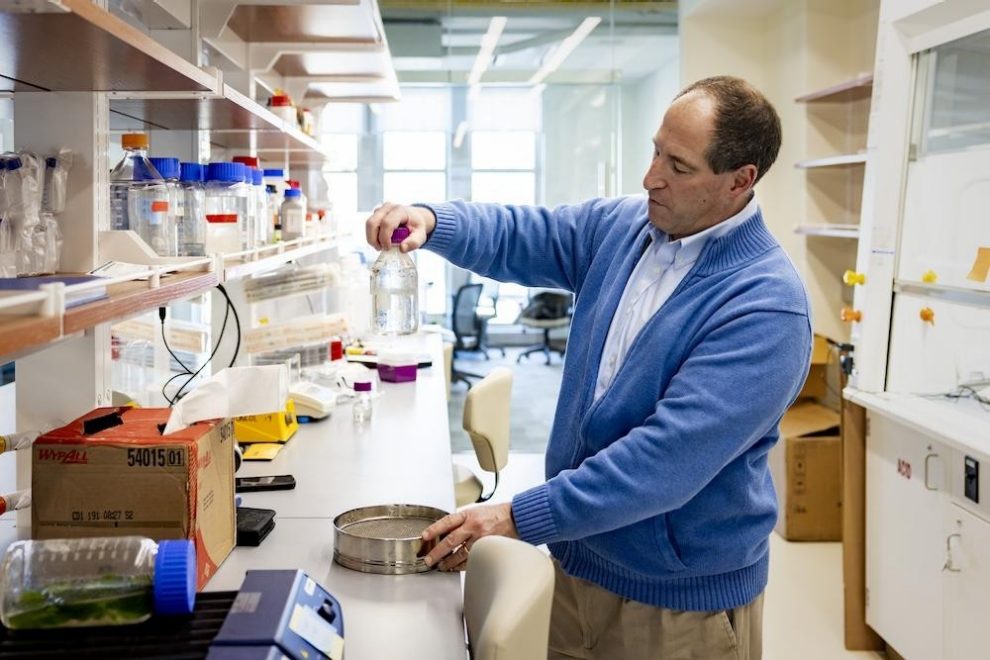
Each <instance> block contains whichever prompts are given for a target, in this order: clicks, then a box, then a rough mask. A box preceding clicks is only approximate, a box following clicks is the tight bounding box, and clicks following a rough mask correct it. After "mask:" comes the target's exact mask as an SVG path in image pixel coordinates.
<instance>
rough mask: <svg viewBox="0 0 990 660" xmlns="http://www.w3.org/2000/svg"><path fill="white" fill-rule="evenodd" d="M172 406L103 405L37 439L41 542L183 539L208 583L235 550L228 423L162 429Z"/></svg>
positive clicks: (36, 520)
mask: <svg viewBox="0 0 990 660" xmlns="http://www.w3.org/2000/svg"><path fill="white" fill-rule="evenodd" d="M168 415H169V410H168V409H167V408H126V407H124V408H98V409H96V410H93V411H92V412H90V413H88V414H86V415H84V416H82V417H80V418H79V419H77V420H75V421H74V422H72V423H70V424H68V425H67V426H64V427H62V428H60V429H55V430H54V431H50V432H49V433H46V434H45V435H42V436H40V437H39V438H38V439H37V440H36V441H35V443H34V447H33V449H32V466H31V492H32V496H33V502H32V505H31V530H32V535H33V537H34V538H36V539H51V538H77V537H86V536H147V537H149V538H152V539H155V540H161V539H176V538H186V539H190V540H191V541H194V542H195V544H196V562H197V584H198V588H199V589H202V588H203V586H204V585H205V584H206V582H207V581H208V580H209V579H210V577H211V576H212V575H213V574H214V573H215V572H216V569H217V566H219V565H220V563H221V562H222V561H223V560H224V559H225V558H226V557H227V555H228V554H229V553H230V551H231V550H232V549H233V547H234V541H235V538H236V533H237V529H236V521H235V512H234V446H233V444H234V440H233V426H232V424H231V422H230V420H213V421H207V422H199V423H197V424H194V425H192V426H190V427H188V428H186V429H183V430H182V431H178V432H176V433H173V434H171V435H168V436H163V435H161V431H160V430H159V428H164V424H165V422H166V421H167V420H168Z"/></svg>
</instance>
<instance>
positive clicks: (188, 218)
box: [177, 163, 206, 257]
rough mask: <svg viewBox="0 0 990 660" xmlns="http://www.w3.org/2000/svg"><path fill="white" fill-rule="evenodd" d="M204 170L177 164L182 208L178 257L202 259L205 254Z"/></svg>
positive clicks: (193, 165) (193, 164) (195, 166)
mask: <svg viewBox="0 0 990 660" xmlns="http://www.w3.org/2000/svg"><path fill="white" fill-rule="evenodd" d="M204 169H205V168H204V167H203V166H202V165H200V164H199V163H179V182H180V184H181V185H182V206H181V209H180V212H179V213H178V214H177V216H178V220H179V223H178V227H177V230H178V235H179V256H181V257H202V256H203V255H205V254H206V252H205V247H206V188H205V187H204V186H203V175H204V171H203V170H204Z"/></svg>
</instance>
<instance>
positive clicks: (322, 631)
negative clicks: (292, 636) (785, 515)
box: [289, 605, 344, 660]
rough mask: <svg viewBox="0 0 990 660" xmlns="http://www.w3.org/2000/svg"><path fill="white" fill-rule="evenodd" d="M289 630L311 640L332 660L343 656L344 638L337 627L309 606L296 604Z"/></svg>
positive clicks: (317, 648) (311, 642) (314, 645)
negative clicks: (338, 632)
mask: <svg viewBox="0 0 990 660" xmlns="http://www.w3.org/2000/svg"><path fill="white" fill-rule="evenodd" d="M289 630H291V631H292V632H294V633H296V634H297V635H299V636H300V637H302V638H303V639H304V640H306V641H307V642H309V644H310V645H312V646H313V648H315V649H316V650H317V651H319V652H320V653H322V654H324V655H326V656H329V657H330V658H331V660H340V658H342V657H343V651H344V638H343V637H341V636H340V635H338V634H337V629H336V628H334V627H333V626H332V625H330V624H329V623H327V622H326V621H324V620H323V619H321V618H320V615H319V614H317V613H316V612H315V611H313V610H312V609H310V608H308V607H303V606H302V605H296V607H295V609H293V611H292V617H291V618H290V619H289Z"/></svg>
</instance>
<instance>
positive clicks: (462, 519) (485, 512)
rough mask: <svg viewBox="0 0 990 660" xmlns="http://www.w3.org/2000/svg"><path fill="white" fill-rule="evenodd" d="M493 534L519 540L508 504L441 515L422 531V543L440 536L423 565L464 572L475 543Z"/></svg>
mask: <svg viewBox="0 0 990 660" xmlns="http://www.w3.org/2000/svg"><path fill="white" fill-rule="evenodd" d="M444 535H446V536H444ZM492 535H497V536H508V537H509V538H514V539H515V538H519V534H518V533H517V532H516V523H515V522H514V521H513V520H512V505H511V504H509V503H505V504H485V505H481V506H473V507H469V508H467V509H461V510H460V511H458V512H456V513H452V514H450V515H449V516H444V517H443V518H441V519H440V520H438V521H437V522H435V523H433V524H432V525H430V526H429V527H427V528H426V531H424V532H423V540H424V541H431V540H433V539H435V538H440V537H442V538H440V541H439V542H438V543H437V545H436V547H435V548H433V550H432V551H431V552H430V554H428V555H426V558H425V560H426V565H427V566H435V565H437V564H439V566H437V567H438V568H439V569H440V570H441V571H460V570H464V568H465V566H466V565H467V558H468V553H469V552H470V550H471V546H472V545H474V542H475V541H477V540H478V539H480V538H481V537H483V536H492Z"/></svg>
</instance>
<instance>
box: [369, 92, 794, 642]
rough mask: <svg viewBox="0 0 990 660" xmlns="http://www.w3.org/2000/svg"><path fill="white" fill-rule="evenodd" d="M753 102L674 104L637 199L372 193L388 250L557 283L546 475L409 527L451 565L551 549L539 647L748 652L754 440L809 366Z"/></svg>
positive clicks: (768, 495)
mask: <svg viewBox="0 0 990 660" xmlns="http://www.w3.org/2000/svg"><path fill="white" fill-rule="evenodd" d="M780 133H781V131H780V120H779V118H778V116H777V113H776V112H775V111H774V109H773V107H772V106H771V105H770V103H769V102H768V101H767V100H766V98H765V97H764V96H763V95H762V94H761V93H760V92H759V91H757V90H756V89H754V88H753V87H751V86H750V85H749V84H748V83H746V82H744V81H742V80H739V79H736V78H729V77H717V78H708V79H705V80H701V81H699V82H697V83H694V84H693V85H691V86H689V87H688V88H686V89H685V90H684V91H683V92H681V93H680V94H679V95H678V97H677V98H676V99H675V100H674V102H673V104H672V105H671V106H670V108H669V109H668V111H667V113H666V114H665V116H664V118H663V123H662V124H661V126H660V129H659V131H658V132H657V134H656V136H655V137H654V140H653V142H654V153H653V161H652V163H651V165H650V168H649V170H648V171H647V173H646V176H645V178H644V180H643V186H644V187H645V188H646V190H647V192H648V195H647V199H643V198H642V197H627V198H620V199H596V200H592V201H590V202H586V203H584V204H579V205H575V206H561V207H558V208H556V209H552V210H550V209H545V208H531V207H513V206H498V205H491V204H466V203H463V202H452V203H447V204H436V205H432V206H423V207H420V206H416V207H403V206H395V205H391V204H385V205H383V206H382V207H381V208H379V209H378V210H377V211H376V212H375V213H374V215H372V216H371V217H370V218H369V219H368V222H367V234H368V236H367V237H368V242H369V243H370V244H371V245H373V246H375V247H377V248H382V247H387V246H388V245H389V244H390V241H389V237H390V236H391V233H392V231H393V230H394V229H395V228H396V227H398V226H399V225H400V224H406V225H407V226H408V227H409V228H410V230H411V232H412V233H411V235H410V236H409V238H407V239H406V240H405V241H403V243H402V245H401V249H402V250H404V251H408V250H412V249H415V248H418V247H420V246H423V245H425V247H426V248H427V249H430V250H432V251H434V252H436V253H438V254H440V255H442V256H444V257H446V258H447V259H449V260H450V261H451V262H453V263H455V264H457V265H459V266H461V267H464V268H467V269H470V270H472V271H474V272H477V273H479V274H482V275H484V276H487V277H492V278H494V279H498V280H509V281H515V282H519V283H523V284H527V285H532V286H553V287H558V288H562V289H567V290H570V291H573V292H574V293H575V294H576V296H575V307H574V316H573V321H572V325H571V332H570V336H569V339H568V346H567V360H566V361H565V365H564V373H563V382H562V384H561V391H560V396H559V400H558V404H557V413H556V416H555V419H554V425H553V430H552V432H551V436H550V442H549V445H548V447H547V456H546V474H547V481H546V483H545V484H543V485H541V486H538V487H536V488H533V489H531V490H528V491H526V492H523V493H521V494H519V495H516V496H515V498H513V500H512V503H511V504H496V505H486V506H476V507H471V508H467V509H463V510H461V511H458V512H457V513H454V514H452V515H450V516H447V517H446V518H444V519H443V520H441V521H439V522H438V523H436V524H434V525H433V526H431V527H430V528H429V529H427V530H426V532H425V533H424V537H425V538H427V539H429V538H433V537H439V536H442V537H443V539H442V540H441V541H440V543H439V544H438V545H437V547H436V548H435V549H434V550H433V551H432V552H431V553H430V554H429V556H428V557H427V559H426V560H427V563H429V564H431V565H433V564H439V567H440V568H441V569H445V570H449V569H457V568H460V567H462V566H463V565H464V563H465V562H466V560H467V555H468V552H469V551H470V548H471V544H472V543H473V542H474V541H476V540H477V539H478V538H480V537H482V536H486V535H489V534H502V535H505V536H511V537H518V538H521V539H523V540H525V541H528V542H530V543H533V544H542V543H547V544H548V546H549V548H550V551H551V553H552V554H553V556H554V558H555V566H556V586H555V592H554V605H553V613H552V617H551V619H552V620H551V631H550V656H551V657H554V658H601V659H606V658H607V659H620V658H689V657H690V658H705V659H706V660H707V659H715V658H749V659H755V658H759V657H760V656H761V651H762V594H763V591H764V588H765V587H766V584H767V573H768V565H769V555H768V550H769V538H768V537H769V534H770V533H771V530H772V529H773V526H774V523H775V521H776V516H777V506H776V497H775V493H774V489H773V484H772V482H771V478H770V471H769V468H768V465H767V453H768V452H769V451H770V448H771V446H772V445H773V444H774V443H775V442H776V441H777V437H778V430H777V424H778V422H779V421H780V417H781V416H782V414H783V412H784V411H785V409H786V408H787V406H788V405H789V404H790V403H791V402H792V401H793V399H794V398H795V397H796V396H797V394H798V391H799V390H800V388H801V385H802V383H803V380H804V378H805V375H806V373H807V371H808V366H809V358H810V352H811V337H812V334H811V327H810V320H809V311H808V301H807V296H806V294H805V291H804V288H803V286H802V284H801V281H800V280H799V278H798V275H797V273H796V272H795V270H794V268H793V266H792V264H791V263H790V261H789V260H788V258H787V256H786V255H785V254H784V252H783V250H782V249H781V247H780V246H779V245H778V243H777V242H776V240H775V239H774V238H773V237H772V236H771V234H770V232H769V231H768V230H767V228H766V226H765V225H764V222H763V218H762V215H761V213H760V210H759V206H758V205H757V202H756V199H755V196H754V194H753V186H754V185H755V184H756V182H757V181H759V179H760V178H761V177H762V176H763V175H764V174H765V173H766V171H767V170H768V169H769V168H770V166H771V164H772V163H773V161H774V159H775V158H776V156H777V152H778V150H779V147H780V139H781V136H780Z"/></svg>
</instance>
